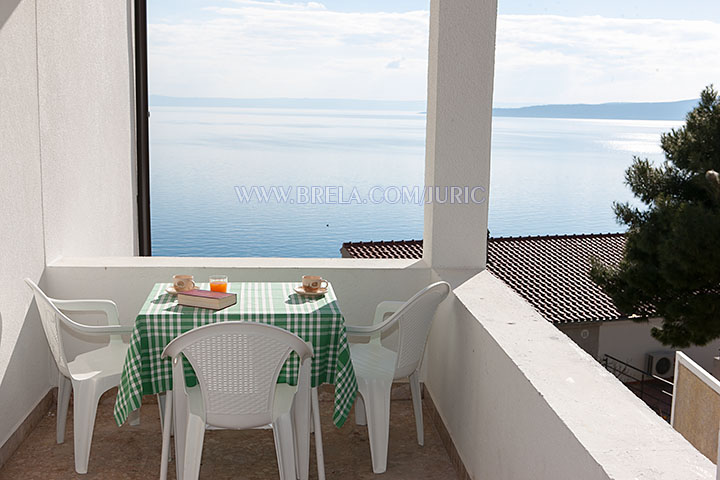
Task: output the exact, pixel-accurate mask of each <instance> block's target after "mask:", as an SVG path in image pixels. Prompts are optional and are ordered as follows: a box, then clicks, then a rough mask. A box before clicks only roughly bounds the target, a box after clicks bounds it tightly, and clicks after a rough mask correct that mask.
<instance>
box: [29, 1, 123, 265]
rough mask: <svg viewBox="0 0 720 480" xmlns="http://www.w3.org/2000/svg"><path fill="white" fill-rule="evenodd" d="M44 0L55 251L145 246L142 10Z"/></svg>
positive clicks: (43, 89)
mask: <svg viewBox="0 0 720 480" xmlns="http://www.w3.org/2000/svg"><path fill="white" fill-rule="evenodd" d="M130 15H131V12H130V11H129V7H128V3H127V1H125V0H113V1H100V2H98V1H94V0H66V1H61V2H59V1H57V0H37V22H38V25H37V32H38V55H39V58H38V70H39V88H40V90H39V91H40V94H39V98H40V131H41V134H42V143H41V148H42V162H43V168H42V175H43V203H44V206H45V244H46V258H47V260H48V261H51V260H53V259H54V258H57V257H59V256H61V255H64V256H73V255H83V256H95V255H104V256H109V255H126V256H131V255H133V254H134V253H135V250H134V244H135V233H134V232H135V230H134V220H133V219H134V211H135V204H134V202H135V195H133V194H132V192H133V191H134V184H133V165H134V161H133V159H134V158H135V157H134V145H135V143H134V136H133V135H134V134H133V131H134V120H133V117H134V109H133V105H134V103H133V101H132V95H133V91H134V87H133V85H134V79H133V78H132V75H133V73H132V68H131V62H132V60H131V58H132V57H131V51H132V49H131V45H132V43H131V41H130V39H131V38H132V37H131V35H130V34H131V30H130V27H131V26H132V17H131V16H130Z"/></svg>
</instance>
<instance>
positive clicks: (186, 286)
mask: <svg viewBox="0 0 720 480" xmlns="http://www.w3.org/2000/svg"><path fill="white" fill-rule="evenodd" d="M173 287H175V291H177V292H187V291H189V290H192V289H194V288H195V282H194V281H193V276H192V275H175V276H174V277H173Z"/></svg>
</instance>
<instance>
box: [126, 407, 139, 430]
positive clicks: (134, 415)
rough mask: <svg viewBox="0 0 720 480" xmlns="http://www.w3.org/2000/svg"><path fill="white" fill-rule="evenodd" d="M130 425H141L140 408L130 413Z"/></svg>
mask: <svg viewBox="0 0 720 480" xmlns="http://www.w3.org/2000/svg"><path fill="white" fill-rule="evenodd" d="M128 425H130V426H131V427H139V426H140V409H139V408H138V409H136V410H133V411H132V412H130V414H129V415H128Z"/></svg>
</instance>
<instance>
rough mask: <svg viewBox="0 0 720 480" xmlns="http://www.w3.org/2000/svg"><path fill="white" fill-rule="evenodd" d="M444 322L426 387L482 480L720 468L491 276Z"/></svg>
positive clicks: (464, 293) (679, 474) (675, 473)
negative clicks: (484, 479)
mask: <svg viewBox="0 0 720 480" xmlns="http://www.w3.org/2000/svg"><path fill="white" fill-rule="evenodd" d="M454 292H455V295H456V296H455V298H453V299H451V300H450V301H448V302H446V303H445V304H444V305H443V307H442V310H440V311H439V312H438V317H437V318H436V321H435V322H434V324H433V328H432V331H431V334H430V339H429V342H428V350H427V352H426V362H427V378H426V387H427V389H428V391H429V392H430V395H431V396H432V398H433V400H434V402H435V404H436V406H437V409H438V412H439V414H440V416H441V417H442V419H443V421H444V423H445V425H446V426H447V429H448V431H449V433H450V435H451V437H452V439H453V442H454V444H455V447H456V448H457V451H458V454H459V455H460V457H461V459H462V461H463V463H464V464H465V466H466V468H467V469H468V472H469V474H470V477H471V478H478V479H481V478H492V479H494V480H504V479H507V480H516V479H526V478H527V479H529V478H539V479H554V480H563V479H567V480H576V479H583V480H595V479H598V480H609V479H638V478H648V479H649V478H652V479H653V480H665V479H667V480H670V479H683V480H694V479H710V478H714V469H715V466H714V465H713V464H712V463H711V462H710V461H709V460H707V458H705V457H704V456H703V455H702V454H700V453H699V452H698V451H697V450H695V449H694V448H693V447H692V445H690V444H689V443H688V442H687V441H686V440H685V439H684V438H682V436H681V435H680V434H678V433H677V432H675V431H674V430H673V429H672V428H671V427H670V426H669V425H668V424H667V423H666V422H664V421H663V420H662V419H661V418H660V417H659V416H658V415H657V414H655V413H654V412H653V411H652V410H650V409H649V408H648V407H647V406H646V405H645V404H644V403H643V402H642V401H640V400H639V399H638V398H637V397H636V396H635V395H633V394H632V393H631V392H630V391H629V390H627V388H625V387H624V386H623V385H622V384H621V383H620V382H619V381H617V379H615V377H613V376H612V375H611V374H610V373H609V372H607V371H606V370H605V369H603V367H602V366H600V365H599V364H598V363H597V362H596V361H595V360H593V359H592V357H590V356H589V355H588V354H587V353H585V352H584V351H583V350H582V349H580V348H579V347H578V346H577V345H575V344H574V343H573V342H572V341H571V340H570V339H569V338H567V337H566V336H565V335H563V334H562V333H561V332H559V331H557V329H556V328H555V327H554V326H553V325H551V324H549V323H548V322H547V321H546V320H545V319H543V318H542V317H541V316H540V315H539V314H538V313H537V312H536V311H535V310H534V309H533V308H532V307H531V306H530V305H529V304H528V303H526V302H525V301H524V300H522V299H521V298H520V297H519V296H518V295H517V294H516V293H515V292H513V291H512V290H511V289H510V288H508V287H507V286H506V285H505V284H504V283H502V282H501V281H500V280H498V279H497V278H495V277H494V276H493V275H492V274H490V273H489V272H487V271H484V272H482V273H480V274H478V275H476V276H475V277H473V278H472V279H470V280H468V281H467V282H465V283H464V284H462V285H461V286H459V287H458V288H456V289H455V291H454Z"/></svg>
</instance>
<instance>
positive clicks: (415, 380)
mask: <svg viewBox="0 0 720 480" xmlns="http://www.w3.org/2000/svg"><path fill="white" fill-rule="evenodd" d="M449 293H450V285H449V284H448V283H447V282H437V283H433V284H432V285H429V286H428V287H425V288H424V289H422V290H421V291H420V292H418V293H416V294H415V295H414V296H413V297H412V298H411V299H410V300H408V301H407V302H382V303H380V304H379V305H378V306H377V309H376V311H375V319H374V322H373V325H370V326H351V325H348V326H347V333H348V335H358V336H365V337H367V336H370V337H371V339H370V342H369V343H351V344H350V357H351V358H352V362H353V368H354V369H355V376H356V377H357V381H358V391H359V393H360V395H359V396H358V398H357V400H356V401H355V423H357V424H358V425H365V424H367V426H368V437H369V438H370V456H371V457H372V465H373V472H375V473H383V472H385V470H386V468H387V451H388V437H389V430H390V392H391V388H392V382H393V380H396V379H400V378H405V377H409V378H410V390H411V393H412V399H413V410H414V411H415V425H416V428H417V441H418V444H420V445H423V443H424V438H423V419H422V398H421V393H420V362H421V361H422V358H423V353H424V351H425V343H426V340H427V336H428V333H429V332H430V325H431V324H432V320H433V317H434V316H435V311H436V310H437V307H438V305H439V304H440V302H442V301H443V300H444V299H445V298H446V297H447V296H448V294H449ZM390 313H392V315H390V316H389V317H387V318H385V317H386V315H388V314H390ZM396 324H397V327H398V344H397V351H393V350H390V349H388V348H386V347H385V346H383V345H382V343H381V336H382V334H383V333H384V332H387V331H388V330H389V329H391V328H393V326H395V325H396Z"/></svg>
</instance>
